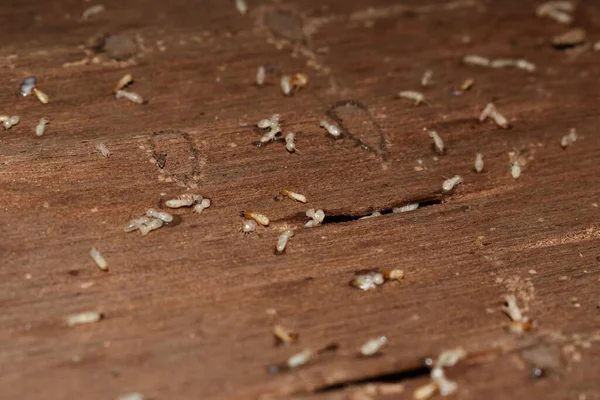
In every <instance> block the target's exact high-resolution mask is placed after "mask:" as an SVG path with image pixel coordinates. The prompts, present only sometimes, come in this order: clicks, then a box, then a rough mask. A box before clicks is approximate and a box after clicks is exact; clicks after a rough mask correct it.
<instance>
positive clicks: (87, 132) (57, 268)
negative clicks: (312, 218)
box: [0, 0, 600, 400]
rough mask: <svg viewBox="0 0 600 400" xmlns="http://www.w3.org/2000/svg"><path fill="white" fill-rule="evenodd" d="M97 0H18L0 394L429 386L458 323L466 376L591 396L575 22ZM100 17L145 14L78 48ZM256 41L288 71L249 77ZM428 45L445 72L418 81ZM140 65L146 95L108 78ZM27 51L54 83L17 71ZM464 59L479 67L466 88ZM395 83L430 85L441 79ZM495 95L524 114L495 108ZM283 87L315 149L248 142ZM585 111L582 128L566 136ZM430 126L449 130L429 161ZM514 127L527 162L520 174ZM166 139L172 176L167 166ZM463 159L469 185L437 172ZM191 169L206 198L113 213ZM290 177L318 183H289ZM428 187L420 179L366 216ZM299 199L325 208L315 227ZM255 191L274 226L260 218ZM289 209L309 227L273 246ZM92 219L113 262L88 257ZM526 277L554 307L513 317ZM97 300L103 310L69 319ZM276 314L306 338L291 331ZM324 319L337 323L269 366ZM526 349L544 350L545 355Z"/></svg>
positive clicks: (591, 113) (595, 117) (594, 58)
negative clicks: (389, 273)
mask: <svg viewBox="0 0 600 400" xmlns="http://www.w3.org/2000/svg"><path fill="white" fill-rule="evenodd" d="M103 3H104V5H105V6H106V11H105V12H103V13H101V14H98V15H95V16H92V17H90V18H89V19H88V20H87V21H81V20H80V19H79V15H81V14H80V13H81V12H82V11H83V10H84V9H85V8H86V7H87V6H89V5H91V4H93V3H84V2H63V3H60V4H55V3H54V2H41V1H27V2H16V1H13V2H12V3H11V2H5V3H4V4H3V5H2V6H1V7H0V15H2V17H3V21H4V22H3V23H2V24H0V37H2V41H3V43H2V50H3V51H2V55H1V57H0V70H1V72H2V77H3V79H2V81H1V82H0V89H1V90H0V104H1V105H2V108H1V109H0V113H7V114H11V115H13V114H16V115H19V116H20V117H21V122H20V124H19V125H17V126H15V127H13V128H12V129H11V130H9V131H3V132H0V200H1V202H0V204H1V208H0V210H1V215H2V217H3V218H2V224H0V235H1V237H2V240H1V241H0V254H2V256H3V257H2V259H3V263H2V265H1V266H0V305H1V313H0V326H1V328H0V346H1V351H0V397H1V398H6V399H16V398H19V399H29V398H31V399H33V398H38V399H39V398H44V399H74V398H85V399H111V398H116V397H117V396H118V395H120V394H123V393H127V392H133V391H137V392H141V393H144V394H145V395H146V396H147V397H148V398H150V399H157V400H158V399H213V398H215V399H216V398H219V399H274V398H297V399H344V398H355V399H358V398H361V397H359V396H363V397H362V398H365V397H364V396H365V393H366V392H365V387H367V386H369V385H378V384H380V383H382V382H385V383H401V384H403V385H404V391H403V393H402V394H401V395H393V396H387V397H385V396H383V397H382V396H379V395H368V396H371V397H372V398H384V397H385V398H398V397H400V398H412V391H413V390H414V389H415V388H416V387H417V386H418V385H420V384H424V383H426V382H427V371H426V370H425V369H423V365H424V364H423V362H424V359H425V358H426V357H435V356H436V355H437V354H439V353H440V352H441V351H443V350H444V349H448V348H453V347H456V346H462V347H464V348H465V349H466V350H467V351H468V352H469V354H470V355H469V357H468V358H467V360H465V361H463V362H461V363H459V364H458V365H457V366H456V367H454V368H452V369H449V371H448V374H449V376H451V377H452V378H453V379H456V380H457V381H458V383H459V385H460V387H459V391H458V393H457V394H455V395H454V396H453V398H456V399H482V398H486V399H506V398H516V399H517V398H518V399H526V398H527V399H533V398H556V399H584V398H585V399H598V398H600V384H599V382H600V373H599V372H598V367H597V366H598V365H600V352H599V350H598V349H599V346H600V330H599V328H598V327H599V326H600V304H599V302H600V298H599V297H598V293H599V289H600V224H599V221H600V208H598V203H600V164H599V163H598V159H599V157H600V137H599V136H598V134H597V127H598V126H599V124H600V116H599V114H598V104H600V95H599V94H600V83H599V82H600V80H599V77H600V62H599V60H600V58H599V57H600V53H597V52H594V51H592V50H591V48H590V47H589V46H588V47H587V48H585V47H584V48H583V49H584V50H585V51H581V49H582V48H581V47H579V48H577V49H574V50H573V49H570V50H557V49H554V48H552V37H553V36H554V35H556V34H560V33H563V32H564V31H566V30H567V29H568V27H566V26H563V25H560V24H558V23H556V22H554V21H552V20H550V19H540V18H537V17H536V16H535V6H536V2H533V1H527V2H523V1H517V0H510V1H503V2H484V1H481V0H449V1H429V2H422V1H417V0H414V1H405V2H401V3H399V2H396V1H390V0H376V1H360V0H346V1H340V0H336V1H329V2H326V3H327V5H323V4H322V3H323V2H320V1H317V0H306V1H302V2H300V1H297V2H286V3H285V4H283V3H279V2H263V4H258V3H260V2H258V1H251V0H249V13H248V14H247V15H245V16H242V15H240V14H239V13H238V12H237V11H236V9H235V7H234V5H233V1H231V2H230V1H216V0H214V1H205V2H199V1H198V2H186V1H171V2H159V1H155V0H147V1H128V2H120V1H105V2H103ZM574 17H575V22H574V24H573V25H574V26H575V27H580V28H583V29H585V30H586V32H587V36H588V38H589V40H591V41H594V40H600V25H599V22H600V7H599V6H598V4H596V3H594V2H579V4H578V6H577V9H576V11H575V13H574ZM106 35H129V37H130V38H135V41H136V43H137V45H138V52H137V54H136V55H135V57H134V58H132V59H129V60H120V61H117V60H112V59H110V58H109V57H108V56H107V55H106V54H104V53H99V54H97V55H96V56H97V57H98V58H97V59H96V61H97V62H95V61H94V60H93V57H94V56H95V54H94V53H93V52H92V51H90V50H88V53H87V55H86V53H84V51H83V48H81V47H78V46H85V45H89V43H92V42H94V43H95V44H96V45H98V43H100V42H101V41H100V42H99V40H98V38H102V37H104V36H106ZM466 37H469V38H470V41H469V40H466V39H465V38H466ZM111 46H114V41H113V44H111ZM117 50H118V49H117ZM117 50H115V49H114V47H111V49H110V51H111V55H115V54H117V55H118V54H121V53H118V51H117ZM123 51H124V52H125V53H127V51H130V49H127V51H125V50H123ZM466 54H480V55H483V56H487V57H490V58H498V57H508V58H519V57H523V58H525V59H527V60H530V61H532V62H534V63H535V64H536V65H537V71H536V72H534V73H528V72H526V71H522V70H517V69H499V70H494V69H489V68H482V67H475V66H466V65H463V64H461V62H460V60H461V59H462V57H463V56H464V55H466ZM65 63H71V64H67V65H66V66H65ZM263 64H265V65H269V66H271V67H272V68H273V70H274V72H272V73H270V74H268V84H267V85H265V86H263V87H257V86H256V85H254V75H255V73H256V68H257V67H258V66H259V65H263ZM429 68H431V69H433V71H434V76H433V81H434V82H433V84H432V85H431V86H430V87H427V88H423V89H421V88H420V85H419V82H420V78H421V75H422V74H423V72H424V71H425V70H426V69H429ZM126 72H131V73H132V74H133V75H134V77H135V80H136V81H135V83H134V84H133V85H132V86H131V90H133V91H135V92H137V93H140V94H141V95H143V96H144V97H145V98H147V99H148V100H149V103H148V104H147V105H143V106H140V105H137V104H133V103H130V102H128V101H127V100H124V99H121V100H114V99H113V98H112V94H111V90H112V87H113V86H114V84H115V83H116V82H117V80H118V79H119V78H120V77H121V76H122V75H123V74H124V73H126ZM295 72H303V73H306V74H307V75H308V76H309V78H310V83H309V86H308V87H307V88H305V89H304V90H302V91H300V92H298V93H297V94H296V95H294V96H293V97H284V96H283V95H282V94H281V91H280V89H279V86H278V79H279V76H280V74H281V73H295ZM29 75H35V76H36V77H37V78H38V86H39V87H40V88H41V89H43V90H44V91H45V92H46V93H48V95H49V96H50V98H51V101H50V103H49V104H48V105H42V104H41V103H39V102H38V101H37V100H36V99H35V97H33V96H30V97H25V98H23V97H22V96H21V95H20V94H19V93H18V89H19V85H20V82H21V81H22V79H23V78H24V77H26V76H29ZM468 77H472V78H474V79H475V85H474V87H473V89H472V90H471V91H469V92H467V93H465V94H464V95H462V96H452V95H451V94H450V89H451V88H452V87H455V86H457V85H459V84H460V83H461V82H462V81H463V80H464V79H466V78H468ZM400 90H422V91H423V92H424V94H425V96H426V99H427V104H426V105H423V106H413V105H411V104H410V103H409V102H408V101H405V100H401V99H398V98H396V95H397V93H398V92H399V91H400ZM489 101H494V102H495V104H496V105H497V107H498V109H499V110H500V111H501V112H502V113H503V114H504V115H506V116H507V117H508V118H509V119H510V123H511V125H512V128H511V129H500V128H498V127H496V126H494V125H492V124H491V123H487V122H486V123H479V122H478V120H477V117H478V115H479V112H480V111H481V109H483V107H484V106H485V104H486V103H488V102H489ZM273 113H280V114H281V115H282V119H283V121H284V127H285V130H286V131H288V130H289V131H293V132H296V133H297V148H298V149H299V152H298V153H297V154H288V153H287V152H286V151H285V149H284V146H283V145H282V144H281V143H274V144H269V145H267V146H264V147H263V148H260V149H258V148H256V147H254V146H252V145H251V142H253V141H256V140H258V138H259V137H260V135H261V132H259V131H258V130H257V129H256V128H254V125H255V123H256V122H257V121H258V120H259V119H262V118H267V117H269V116H270V115H271V114H273ZM44 116H45V117H47V118H49V120H50V125H48V127H47V130H46V134H45V135H44V136H43V137H41V138H36V137H35V136H34V129H35V125H36V124H37V121H38V120H39V118H41V117H44ZM325 116H329V117H332V116H335V117H336V118H339V119H340V120H343V124H344V127H345V129H347V131H346V134H347V135H346V138H345V139H342V140H339V141H334V140H332V139H331V138H328V137H326V135H325V133H324V131H323V130H322V129H321V128H319V127H318V123H319V121H320V120H321V119H322V118H324V117H325ZM571 127H574V128H576V129H577V131H578V133H579V135H580V137H579V140H578V141H577V142H576V143H574V144H573V145H572V146H570V147H569V148H567V149H566V150H564V149H562V148H561V147H560V146H559V143H560V138H561V137H562V136H563V135H565V134H566V133H567V132H568V130H569V128H571ZM424 128H427V129H435V130H437V131H438V132H439V134H440V135H441V136H442V138H443V139H444V140H445V143H446V147H447V154H446V155H443V156H440V157H439V159H438V160H435V159H434V156H435V154H434V152H433V151H432V149H431V142H430V139H429V138H428V137H427V135H426V134H425V132H423V129H424ZM348 134H349V135H348ZM350 136H351V137H350ZM99 142H103V143H105V144H106V145H107V147H108V148H109V149H110V151H111V153H112V154H111V156H110V157H109V158H108V159H104V158H103V157H102V156H101V155H100V153H99V152H98V151H97V150H96V149H95V148H94V145H95V144H96V143H99ZM511 151H516V152H519V153H520V154H522V155H523V156H524V158H525V160H526V161H527V164H526V166H525V167H524V170H523V173H522V176H521V178H519V179H518V180H515V179H513V178H512V177H511V176H510V172H509V168H510V164H509V157H508V152H511ZM476 152H482V153H483V154H484V156H485V158H484V160H485V172H484V173H482V174H479V175H478V174H475V172H473V170H472V168H473V162H474V158H475V153H476ZM152 156H154V157H155V159H158V160H159V161H160V162H161V163H164V170H165V171H166V172H165V173H164V175H163V178H165V177H167V178H170V179H172V180H174V181H175V182H165V181H164V179H163V181H160V180H159V178H158V177H159V175H160V174H159V171H160V168H159V166H157V165H156V161H155V162H154V163H151V162H150V159H151V158H152ZM418 159H422V160H423V161H424V165H425V167H426V169H425V170H424V171H420V172H419V171H415V169H414V167H416V166H417V165H418V164H417V160H418ZM455 174H460V175H461V176H463V178H464V180H465V182H464V184H462V185H460V186H459V187H458V189H457V190H456V191H455V192H454V193H452V194H450V195H442V193H441V184H442V182H443V180H444V179H445V178H447V177H450V176H453V175H455ZM194 184H197V185H198V188H197V189H192V191H194V192H198V193H201V194H202V195H204V196H206V197H208V198H210V199H211V201H212V206H211V208H209V209H208V210H206V211H205V212H204V213H203V214H202V215H195V214H193V213H192V212H191V210H189V209H179V210H176V211H174V214H176V215H178V216H180V217H181V222H180V223H179V224H176V225H175V226H173V227H165V228H162V229H160V230H158V231H155V232H152V233H150V234H149V235H148V236H146V237H142V236H140V235H139V234H137V233H129V234H126V233H124V232H123V231H122V228H123V225H124V224H125V222H126V221H128V220H129V219H131V218H132V217H137V216H140V215H142V214H143V213H144V212H145V211H146V209H147V208H149V207H162V201H163V200H165V199H168V198H172V197H174V196H176V195H178V194H180V193H183V192H185V191H186V189H185V187H189V186H190V185H194ZM283 188H290V189H292V190H295V191H298V192H300V193H303V194H306V195H307V196H308V198H309V204H307V205H303V204H300V203H294V202H292V201H291V200H289V199H285V200H284V201H281V202H276V201H274V200H273V197H274V196H275V195H276V194H277V193H278V192H279V191H280V190H281V189H283ZM163 194H164V195H163ZM414 201H421V202H424V203H425V205H427V206H426V207H422V208H419V209H418V210H416V211H414V212H410V213H405V214H392V213H389V214H385V215H383V216H381V217H378V218H372V219H365V220H358V219H356V218H357V217H359V216H365V215H369V214H370V213H372V212H373V211H389V210H390V209H391V208H392V207H396V206H400V205H403V204H406V203H408V202H414ZM309 207H317V208H322V209H323V210H324V211H325V214H326V215H327V216H328V219H326V221H325V222H326V223H325V224H324V225H323V226H320V227H318V228H314V229H300V228H301V227H302V225H303V224H304V222H305V221H306V220H307V219H306V218H305V217H304V212H305V211H306V209H307V208H309ZM247 209H252V210H257V211H260V212H263V213H265V214H267V215H268V216H269V217H270V218H271V219H272V224H271V226H270V227H268V228H260V227H259V228H258V230H257V233H255V234H252V235H250V236H248V237H243V235H242V233H241V232H239V230H238V229H239V227H240V226H241V223H242V218H240V216H239V212H240V211H241V210H247ZM287 228H294V229H296V228H298V230H297V233H296V236H295V237H293V238H292V239H291V242H290V243H289V246H288V249H287V250H286V253H285V254H284V255H281V256H276V255H274V254H273V249H274V246H275V242H276V240H277V237H278V235H279V233H280V232H281V231H282V230H284V229H287ZM93 246H96V247H97V248H98V249H99V250H100V252H101V253H102V254H103V255H104V256H105V257H106V259H107V260H108V262H109V266H110V271H109V272H107V273H105V272H102V271H100V270H99V269H98V268H96V267H95V266H94V264H93V262H92V260H91V258H90V256H89V250H90V249H91V248H92V247H93ZM388 268H400V269H403V270H404V271H405V273H406V277H405V279H404V280H403V281H402V282H389V283H386V284H385V285H384V286H382V287H381V288H379V289H378V290H373V291H368V292H361V291H359V290H356V289H354V288H351V287H350V286H349V285H348V282H349V281H350V279H351V278H352V277H353V275H354V273H355V271H358V270H363V269H388ZM89 284H92V286H89ZM82 285H84V287H82ZM509 293H516V294H517V298H518V300H519V304H520V305H522V306H527V307H528V311H527V315H529V316H530V317H532V318H533V319H534V320H535V321H536V323H537V327H536V328H535V329H534V330H533V331H531V332H529V333H527V334H525V335H523V336H522V337H519V336H517V335H513V334H509V333H507V332H506V331H505V330H504V326H505V325H506V323H507V322H508V319H507V318H506V316H505V315H503V314H502V312H501V311H500V306H501V304H502V300H503V296H504V295H506V294H509ZM267 309H275V310H276V311H277V314H276V316H274V317H273V316H269V315H267V313H266V310H267ZM88 310H99V311H102V312H103V313H104V314H105V316H106V318H105V319H104V320H103V321H101V322H99V323H97V324H93V325H87V326H78V327H74V328H69V327H67V326H66V323H65V317H66V316H67V315H69V314H72V313H77V312H82V311H88ZM275 323H281V324H282V325H284V326H286V327H289V328H293V329H294V330H296V331H298V332H299V333H300V337H299V341H298V343H297V344H294V345H293V346H291V347H289V348H283V349H282V348H277V347H275V346H274V345H273V338H272V336H271V333H270V332H271V328H272V326H273V325H274V324H275ZM376 335H386V336H387V337H388V339H389V343H388V345H387V346H386V347H385V348H384V349H383V353H382V355H381V356H379V357H374V358H371V359H359V358H357V357H356V351H357V348H358V347H359V346H360V345H361V344H362V343H363V342H364V341H366V340H367V339H369V338H371V337H373V336H376ZM329 343H337V344H339V346H340V347H339V350H338V351H337V352H329V353H326V354H323V355H322V356H321V357H320V358H319V359H317V360H316V361H315V362H314V363H313V364H311V365H309V366H306V367H305V368H302V369H299V370H297V371H292V372H288V373H282V374H269V373H267V366H268V365H271V364H275V363H279V362H282V361H284V360H286V359H287V358H288V357H289V356H291V355H293V354H294V353H297V352H299V351H301V350H302V349H304V348H315V349H316V348H319V347H323V346H325V345H327V344H329ZM531 352H533V354H534V356H533V357H534V360H537V361H535V363H533V364H532V363H531V362H529V361H528V360H529V359H531V358H532V356H531V354H532V353H531ZM540 354H542V355H540ZM536 355H537V356H536ZM543 356H545V358H543ZM548 359H549V360H550V361H547V360H548ZM544 360H546V361H544ZM536 363H537V364H540V363H541V364H544V363H545V364H544V365H546V364H548V365H547V366H546V367H545V373H546V375H545V377H543V378H541V379H536V380H534V379H532V378H531V377H530V369H531V367H532V366H535V365H537V364H536ZM369 387H370V386H369Z"/></svg>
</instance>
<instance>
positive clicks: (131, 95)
mask: <svg viewBox="0 0 600 400" xmlns="http://www.w3.org/2000/svg"><path fill="white" fill-rule="evenodd" d="M121 97H123V98H126V99H127V100H129V101H132V102H134V103H137V104H147V103H148V102H147V101H146V100H144V98H143V97H142V96H140V95H139V94H137V93H135V92H129V91H127V90H117V91H116V92H115V99H120V98H121Z"/></svg>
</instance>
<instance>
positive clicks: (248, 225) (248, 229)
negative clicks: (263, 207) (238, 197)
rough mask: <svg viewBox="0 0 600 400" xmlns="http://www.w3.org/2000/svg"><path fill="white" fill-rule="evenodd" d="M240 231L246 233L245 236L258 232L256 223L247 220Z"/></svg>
mask: <svg viewBox="0 0 600 400" xmlns="http://www.w3.org/2000/svg"><path fill="white" fill-rule="evenodd" d="M240 230H241V231H242V232H243V233H244V236H245V235H249V234H251V233H252V232H254V231H255V230H256V222H254V220H251V219H246V220H244V223H243V224H242V226H241V228H240Z"/></svg>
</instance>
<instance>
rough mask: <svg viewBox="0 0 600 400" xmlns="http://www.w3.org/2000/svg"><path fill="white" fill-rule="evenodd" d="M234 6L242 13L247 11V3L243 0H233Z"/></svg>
mask: <svg viewBox="0 0 600 400" xmlns="http://www.w3.org/2000/svg"><path fill="white" fill-rule="evenodd" d="M235 8H236V9H237V10H238V12H239V13H240V14H242V15H244V14H246V13H247V12H248V5H247V4H246V1H245V0H235Z"/></svg>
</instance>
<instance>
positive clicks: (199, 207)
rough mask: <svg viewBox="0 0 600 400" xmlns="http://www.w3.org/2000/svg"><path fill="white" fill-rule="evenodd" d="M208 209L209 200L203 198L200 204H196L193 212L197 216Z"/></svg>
mask: <svg viewBox="0 0 600 400" xmlns="http://www.w3.org/2000/svg"><path fill="white" fill-rule="evenodd" d="M208 207H210V200H209V199H206V198H204V199H202V201H201V202H199V203H198V204H196V205H195V206H194V211H195V212H197V213H198V214H201V213H202V211H204V210H205V209H206V208H208Z"/></svg>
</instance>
